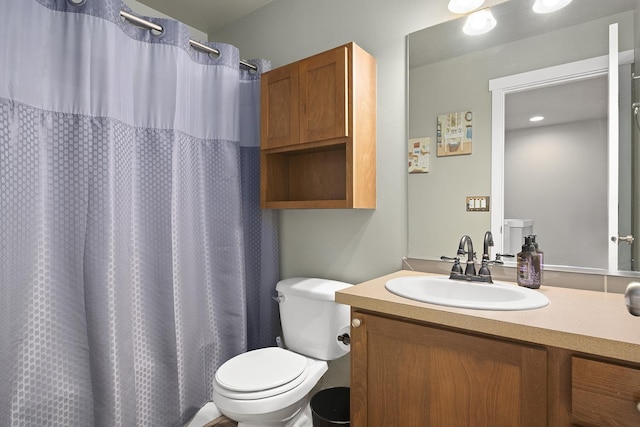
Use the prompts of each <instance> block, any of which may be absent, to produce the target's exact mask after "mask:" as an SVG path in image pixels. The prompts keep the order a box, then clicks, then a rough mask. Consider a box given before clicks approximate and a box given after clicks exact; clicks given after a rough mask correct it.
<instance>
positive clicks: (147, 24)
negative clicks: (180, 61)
mask: <svg viewBox="0 0 640 427" xmlns="http://www.w3.org/2000/svg"><path fill="white" fill-rule="evenodd" d="M120 16H121V17H123V18H124V19H126V20H127V21H129V22H132V23H134V24H135V25H139V26H142V27H144V28H146V29H148V30H150V31H151V30H153V31H157V32H159V33H163V32H164V28H163V27H162V25H158V24H154V23H153V22H150V21H147V20H146V19H142V18H139V17H137V16H135V15H133V14H131V13H129V12H125V11H124V10H121V11H120ZM189 45H191V47H192V48H194V49H197V50H200V51H202V52H205V53H208V54H213V55H216V56H220V51H219V50H218V49H215V48H212V47H209V46H207V45H205V44H202V43H200V42H197V41H195V40H193V39H189ZM240 65H242V66H243V67H246V68H249V70H251V71H258V67H256V66H255V65H253V64H249V63H248V62H246V61H243V60H242V59H241V60H240Z"/></svg>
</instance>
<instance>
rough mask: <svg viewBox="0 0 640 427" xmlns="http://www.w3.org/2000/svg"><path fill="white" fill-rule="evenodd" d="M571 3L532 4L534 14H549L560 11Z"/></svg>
mask: <svg viewBox="0 0 640 427" xmlns="http://www.w3.org/2000/svg"><path fill="white" fill-rule="evenodd" d="M569 3H571V0H536V2H535V3H534V4H533V11H534V12H535V13H550V12H555V11H556V10H560V9H562V8H563V7H565V6H566V5H568V4H569Z"/></svg>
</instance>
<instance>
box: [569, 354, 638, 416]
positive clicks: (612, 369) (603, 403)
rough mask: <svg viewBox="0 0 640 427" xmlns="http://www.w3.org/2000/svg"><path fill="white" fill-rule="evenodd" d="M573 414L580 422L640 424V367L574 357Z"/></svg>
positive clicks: (572, 366)
mask: <svg viewBox="0 0 640 427" xmlns="http://www.w3.org/2000/svg"><path fill="white" fill-rule="evenodd" d="M571 373H572V375H571V415H572V421H573V422H574V423H575V424H576V425H580V426H585V427H587V426H619V427H622V426H640V406H639V405H640V369H636V368H632V367H627V366H622V365H618V364H613V363H608V362H603V361H598V360H591V359H586V358H582V357H572V360H571Z"/></svg>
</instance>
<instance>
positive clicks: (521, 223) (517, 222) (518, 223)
mask: <svg viewBox="0 0 640 427" xmlns="http://www.w3.org/2000/svg"><path fill="white" fill-rule="evenodd" d="M533 224H534V221H533V220H532V219H515V218H513V219H512V218H509V219H505V220H504V225H506V226H508V227H529V226H531V225H533Z"/></svg>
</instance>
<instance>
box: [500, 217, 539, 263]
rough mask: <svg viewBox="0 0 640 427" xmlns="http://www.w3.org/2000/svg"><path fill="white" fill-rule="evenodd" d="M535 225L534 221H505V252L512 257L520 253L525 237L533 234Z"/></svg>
mask: <svg viewBox="0 0 640 427" xmlns="http://www.w3.org/2000/svg"><path fill="white" fill-rule="evenodd" d="M533 224H534V220H532V219H505V220H504V249H503V252H504V253H505V254H511V255H516V254H517V253H518V252H520V250H521V249H522V244H523V242H524V238H525V236H529V235H530V234H533Z"/></svg>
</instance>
